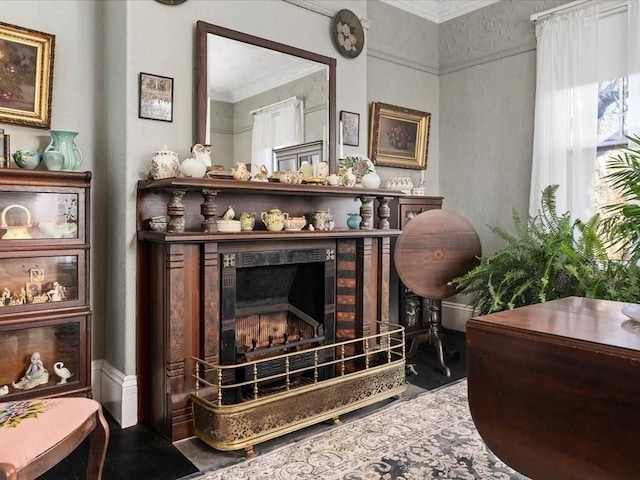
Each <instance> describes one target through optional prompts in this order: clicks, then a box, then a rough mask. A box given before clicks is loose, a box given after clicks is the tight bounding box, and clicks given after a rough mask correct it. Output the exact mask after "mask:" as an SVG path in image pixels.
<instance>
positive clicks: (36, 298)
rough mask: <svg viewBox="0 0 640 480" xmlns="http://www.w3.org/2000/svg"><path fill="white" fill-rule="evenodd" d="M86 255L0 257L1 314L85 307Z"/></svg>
mask: <svg viewBox="0 0 640 480" xmlns="http://www.w3.org/2000/svg"><path fill="white" fill-rule="evenodd" d="M84 256H85V252H84V251H80V250H63V251H57V252H56V251H52V252H47V254H46V255H45V254H43V255H36V256H34V255H33V252H31V254H27V253H17V254H14V255H12V256H8V255H6V254H5V255H2V254H0V313H2V314H5V313H10V312H11V311H13V310H20V309H34V308H35V309H47V308H59V307H67V306H75V305H79V304H85V303H86V302H87V298H86V296H87V294H86V272H85V257H84Z"/></svg>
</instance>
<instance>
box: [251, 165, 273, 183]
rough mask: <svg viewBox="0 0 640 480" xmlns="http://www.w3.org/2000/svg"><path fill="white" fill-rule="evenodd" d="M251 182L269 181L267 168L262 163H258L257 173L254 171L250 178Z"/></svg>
mask: <svg viewBox="0 0 640 480" xmlns="http://www.w3.org/2000/svg"><path fill="white" fill-rule="evenodd" d="M251 181H252V182H268V181H269V170H267V167H265V166H264V165H260V168H259V169H258V173H256V174H255V175H254V176H253V177H252V178H251Z"/></svg>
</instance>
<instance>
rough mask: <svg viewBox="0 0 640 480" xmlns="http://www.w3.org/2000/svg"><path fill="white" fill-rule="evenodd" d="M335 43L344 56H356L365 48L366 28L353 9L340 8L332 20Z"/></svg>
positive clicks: (332, 33) (332, 34)
mask: <svg viewBox="0 0 640 480" xmlns="http://www.w3.org/2000/svg"><path fill="white" fill-rule="evenodd" d="M331 37H332V38H333V43H334V44H335V46H336V48H337V49H338V51H339V52H340V54H341V55H342V56H344V57H348V58H356V57H357V56H358V55H360V54H361V53H362V49H363V48H364V29H363V28H362V24H361V23H360V20H359V19H358V17H357V16H356V14H355V13H353V12H352V11H351V10H346V9H344V10H340V11H339V12H338V13H336V14H335V15H334V16H333V19H332V20H331Z"/></svg>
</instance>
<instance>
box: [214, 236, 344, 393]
mask: <svg viewBox="0 0 640 480" xmlns="http://www.w3.org/2000/svg"><path fill="white" fill-rule="evenodd" d="M222 265H223V267H222V271H221V275H222V283H221V284H222V288H221V302H220V304H221V305H222V308H221V312H220V315H221V333H220V339H221V345H220V361H221V363H222V364H226V365H231V364H238V363H242V362H247V361H252V360H258V359H265V358H273V360H271V361H268V362H261V363H260V364H259V365H258V372H257V378H261V379H262V378H264V377H271V376H274V375H277V374H278V373H281V372H283V371H284V362H283V360H282V358H281V355H282V354H285V353H290V352H299V351H301V350H305V349H309V348H313V347H318V346H321V345H325V344H331V343H333V342H334V341H335V318H334V316H335V287H334V285H335V280H336V265H335V248H326V247H324V248H322V247H315V248H281V249H277V250H272V249H269V250H258V251H248V252H245V251H236V252H226V253H223V254H222ZM326 353H327V352H323V356H322V358H321V360H323V361H324V360H327V359H328V357H327V354H326ZM313 360H314V359H313V356H312V355H298V356H294V357H293V359H292V360H291V361H292V362H295V364H290V365H289V367H290V368H303V367H305V366H309V365H310V364H312V362H313ZM330 374H331V372H329V369H323V371H321V372H320V377H321V378H326V377H327V375H330ZM251 375H252V372H251V371H248V370H247V369H237V370H235V371H234V372H233V374H230V375H227V376H226V377H225V382H227V383H229V382H241V381H243V380H246V379H247V378H250V377H251ZM304 376H305V375H304V374H303V373H301V374H300V375H299V376H298V378H295V379H293V380H295V381H298V382H301V381H304V380H305V379H304V378H303V377H304ZM290 380H291V379H290ZM278 383H279V380H274V381H271V382H267V381H264V382H261V383H260V384H259V386H258V388H259V390H260V391H263V390H265V391H266V390H269V391H273V389H277V388H278ZM247 390H251V389H250V388H249V387H246V388H238V389H236V390H235V391H226V392H225V401H226V402H241V401H243V399H244V398H246V395H247ZM249 393H251V392H249Z"/></svg>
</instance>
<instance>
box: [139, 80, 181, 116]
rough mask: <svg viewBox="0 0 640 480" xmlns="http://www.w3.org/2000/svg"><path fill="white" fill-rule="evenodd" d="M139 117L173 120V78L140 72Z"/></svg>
mask: <svg viewBox="0 0 640 480" xmlns="http://www.w3.org/2000/svg"><path fill="white" fill-rule="evenodd" d="M138 117H140V118H148V119H150V120H160V121H163V122H172V121H173V78H169V77H161V76H160V75H152V74H150V73H140V104H139V109H138Z"/></svg>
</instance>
